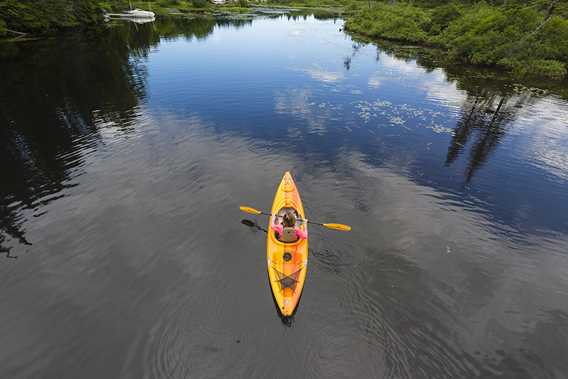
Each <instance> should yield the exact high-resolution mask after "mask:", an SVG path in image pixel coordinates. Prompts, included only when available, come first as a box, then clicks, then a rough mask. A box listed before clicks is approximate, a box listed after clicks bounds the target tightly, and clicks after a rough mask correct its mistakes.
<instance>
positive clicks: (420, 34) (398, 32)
mask: <svg viewBox="0 0 568 379" xmlns="http://www.w3.org/2000/svg"><path fill="white" fill-rule="evenodd" d="M430 23H431V20H430V15H429V13H428V12H427V11H426V10H423V9H421V8H418V7H414V6H410V5H406V4H400V5H397V6H391V5H387V4H378V5H377V6H375V7H373V8H371V9H363V10H361V11H360V12H359V13H358V14H357V16H356V17H353V18H350V19H349V20H347V22H346V25H345V28H346V29H347V30H352V31H355V32H358V33H361V34H364V35H367V36H369V37H375V38H386V39H392V40H401V41H410V42H426V41H427V38H428V35H427V33H426V29H429V28H430Z"/></svg>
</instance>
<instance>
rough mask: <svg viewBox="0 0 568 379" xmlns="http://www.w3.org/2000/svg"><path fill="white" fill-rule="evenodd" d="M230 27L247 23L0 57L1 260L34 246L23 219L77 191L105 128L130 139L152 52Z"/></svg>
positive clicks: (169, 26) (95, 37) (95, 39)
mask: <svg viewBox="0 0 568 379" xmlns="http://www.w3.org/2000/svg"><path fill="white" fill-rule="evenodd" d="M229 24H230V25H232V26H237V27H242V26H245V25H247V24H250V21H243V20H239V21H231V22H228V21H224V22H216V21H214V20H211V19H204V18H202V19H193V20H189V19H184V18H169V19H164V20H160V21H158V22H155V23H150V24H143V25H138V24H133V23H125V22H121V23H114V24H111V27H106V28H105V29H103V30H98V31H90V32H84V33H79V34H74V35H72V36H67V37H63V38H60V39H57V40H43V41H34V42H29V43H19V44H10V45H7V46H6V48H4V49H2V50H0V70H1V71H2V72H4V73H9V75H5V76H4V77H3V82H2V86H0V144H1V146H0V161H1V162H2V174H3V179H2V183H3V184H2V186H0V253H3V254H6V256H7V257H13V255H10V251H11V248H12V247H13V246H14V243H16V244H17V243H19V244H24V245H29V244H31V243H32V242H33V241H28V239H27V238H26V232H25V230H24V227H23V222H24V217H23V215H22V213H23V212H31V213H32V214H34V215H36V216H37V214H38V212H40V206H43V205H46V204H47V203H49V202H51V201H53V200H54V199H57V198H59V197H61V196H63V195H61V194H60V193H61V191H62V190H64V189H65V188H67V187H69V186H73V184H72V179H73V177H74V176H76V175H80V173H81V172H80V167H81V166H82V165H83V164H84V161H85V158H86V155H87V154H89V152H91V151H93V149H96V148H97V147H98V146H100V145H101V144H102V140H101V136H100V130H101V128H105V127H108V126H109V125H112V126H113V127H115V128H119V129H122V131H123V132H124V133H129V132H130V130H131V128H130V126H131V125H132V124H133V122H134V120H135V119H136V117H137V116H138V113H137V108H138V107H139V105H140V104H141V103H143V102H144V101H145V96H146V95H145V93H146V88H145V87H146V76H147V74H146V71H145V65H144V59H145V58H146V57H147V56H148V54H149V52H150V49H151V48H153V47H155V46H157V45H158V43H159V42H160V40H161V39H162V38H165V39H168V38H179V37H180V36H183V37H185V38H186V39H194V38H195V39H204V38H207V37H208V36H209V35H210V34H211V33H212V32H213V30H214V27H215V26H216V25H221V26H223V25H229ZM77 169H79V171H78V170H77ZM56 194H59V195H56Z"/></svg>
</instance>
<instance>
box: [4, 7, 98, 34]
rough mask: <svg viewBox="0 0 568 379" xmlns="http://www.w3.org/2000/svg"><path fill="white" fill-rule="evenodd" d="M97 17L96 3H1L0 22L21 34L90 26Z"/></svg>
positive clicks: (96, 20)
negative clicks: (2, 21)
mask: <svg viewBox="0 0 568 379" xmlns="http://www.w3.org/2000/svg"><path fill="white" fill-rule="evenodd" d="M100 18H101V14H100V11H99V8H98V5H97V2H96V1H95V0H0V19H2V20H4V22H5V23H6V25H7V27H8V28H10V29H14V30H17V31H22V32H32V33H43V32H49V31H53V30H56V29H61V28H68V27H74V26H79V25H87V24H93V23H96V22H98V21H100Z"/></svg>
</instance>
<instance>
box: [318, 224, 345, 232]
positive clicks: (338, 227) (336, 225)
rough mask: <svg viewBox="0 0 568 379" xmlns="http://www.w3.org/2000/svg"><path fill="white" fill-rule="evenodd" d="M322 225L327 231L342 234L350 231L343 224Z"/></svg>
mask: <svg viewBox="0 0 568 379" xmlns="http://www.w3.org/2000/svg"><path fill="white" fill-rule="evenodd" d="M322 225H323V226H325V227H326V228H328V229H334V230H341V231H342V232H350V231H351V227H350V226H349V225H344V224H322Z"/></svg>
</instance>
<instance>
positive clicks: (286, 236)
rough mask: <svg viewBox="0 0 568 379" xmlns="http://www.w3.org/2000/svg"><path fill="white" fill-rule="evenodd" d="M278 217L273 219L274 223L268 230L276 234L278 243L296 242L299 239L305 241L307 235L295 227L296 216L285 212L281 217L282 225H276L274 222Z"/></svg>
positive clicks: (290, 212)
mask: <svg viewBox="0 0 568 379" xmlns="http://www.w3.org/2000/svg"><path fill="white" fill-rule="evenodd" d="M277 218H278V217H275V218H274V222H273V223H272V224H271V225H270V228H271V229H272V230H274V231H275V232H276V236H277V237H278V240H279V241H282V242H296V241H297V240H298V238H299V239H303V240H305V239H306V238H308V233H307V232H304V231H303V230H302V229H300V227H299V226H296V215H295V214H294V213H293V212H292V211H286V213H284V215H283V216H282V224H277V223H276V220H277Z"/></svg>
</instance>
